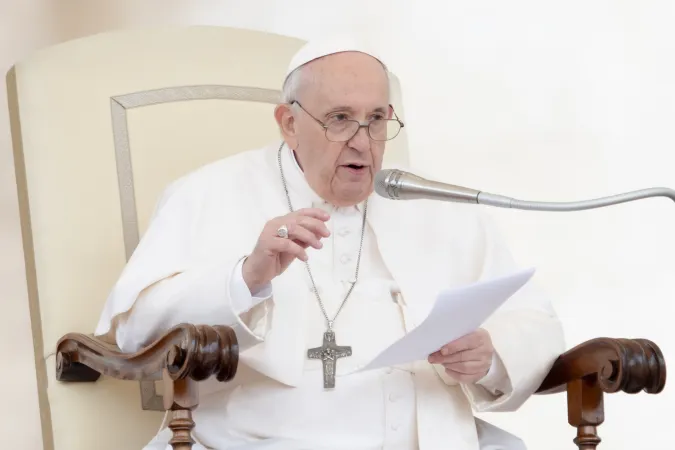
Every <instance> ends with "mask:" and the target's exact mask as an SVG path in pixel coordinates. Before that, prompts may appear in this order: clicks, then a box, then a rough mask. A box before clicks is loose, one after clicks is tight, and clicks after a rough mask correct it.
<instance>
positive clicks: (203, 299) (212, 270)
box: [115, 257, 274, 353]
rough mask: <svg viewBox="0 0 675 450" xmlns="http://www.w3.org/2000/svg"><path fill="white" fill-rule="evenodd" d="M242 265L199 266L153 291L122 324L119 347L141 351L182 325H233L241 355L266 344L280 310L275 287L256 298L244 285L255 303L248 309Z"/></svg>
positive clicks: (149, 289)
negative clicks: (274, 315) (273, 292)
mask: <svg viewBox="0 0 675 450" xmlns="http://www.w3.org/2000/svg"><path fill="white" fill-rule="evenodd" d="M242 260H243V258H241V257H240V258H238V259H236V260H233V261H231V262H225V261H224V262H221V263H214V264H210V265H207V266H203V267H194V268H191V269H189V270H186V271H184V272H182V273H179V274H176V275H174V276H171V277H167V278H165V279H163V280H161V281H159V282H158V283H155V284H153V285H151V286H148V287H147V288H146V289H144V290H143V291H142V292H141V294H140V295H139V296H138V298H137V299H136V301H135V302H134V306H133V308H132V309H131V310H130V311H129V312H128V313H127V314H125V315H124V316H122V317H121V318H120V320H119V321H118V323H117V326H116V330H115V338H116V339H115V340H116V343H117V345H118V346H119V348H120V349H121V350H122V351H124V352H129V353H131V352H136V351H138V350H140V349H141V348H142V347H144V346H146V345H149V344H150V343H152V342H153V341H154V340H156V339H158V338H159V337H160V336H161V335H162V334H163V333H165V332H166V331H167V330H168V329H170V328H172V327H174V326H176V325H179V324H181V323H191V324H195V325H197V324H201V325H211V326H213V325H225V326H230V327H232V329H233V330H234V332H235V334H236V336H237V341H238V343H239V347H240V349H241V351H245V350H246V349H248V348H250V347H252V346H254V345H256V344H258V343H261V342H263V341H264V339H265V337H266V335H267V333H268V332H269V330H270V327H271V314H272V310H273V307H274V303H273V298H272V296H271V287H269V286H266V287H265V288H264V289H263V291H262V292H260V293H256V294H257V295H258V296H256V297H255V298H253V297H251V294H250V293H249V292H248V288H247V287H246V284H245V283H244V284H243V286H244V288H245V291H244V294H248V298H249V299H250V300H249V301H248V304H249V306H248V307H246V305H245V304H246V296H245V295H242V292H241V291H242V289H241V286H240V285H238V284H237V282H236V275H237V270H236V269H238V270H239V272H241V262H242ZM241 281H242V282H243V278H242V280H241ZM235 296H236V298H237V301H236V302H235V301H234V299H235ZM235 304H236V305H237V306H236V307H235ZM235 308H236V309H235Z"/></svg>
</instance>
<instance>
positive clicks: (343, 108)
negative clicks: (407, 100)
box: [324, 106, 388, 116]
mask: <svg viewBox="0 0 675 450" xmlns="http://www.w3.org/2000/svg"><path fill="white" fill-rule="evenodd" d="M387 108H388V106H387V107H386V108H385V107H382V106H380V107H378V108H375V109H374V110H373V111H372V112H379V113H383V114H384V113H386V112H387ZM338 111H347V112H350V113H354V112H355V110H354V108H352V107H351V106H336V107H334V108H331V109H329V110H328V111H326V113H325V114H324V116H327V115H329V114H332V113H334V112H338Z"/></svg>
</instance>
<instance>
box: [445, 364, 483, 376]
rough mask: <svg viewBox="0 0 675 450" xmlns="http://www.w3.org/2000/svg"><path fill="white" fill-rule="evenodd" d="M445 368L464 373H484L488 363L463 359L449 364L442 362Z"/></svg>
mask: <svg viewBox="0 0 675 450" xmlns="http://www.w3.org/2000/svg"><path fill="white" fill-rule="evenodd" d="M443 367H445V368H446V369H449V370H452V371H453V372H458V373H462V374H464V375H475V374H480V373H484V372H485V371H486V370H487V369H488V368H489V365H488V364H487V363H486V362H485V361H464V362H458V363H451V364H443Z"/></svg>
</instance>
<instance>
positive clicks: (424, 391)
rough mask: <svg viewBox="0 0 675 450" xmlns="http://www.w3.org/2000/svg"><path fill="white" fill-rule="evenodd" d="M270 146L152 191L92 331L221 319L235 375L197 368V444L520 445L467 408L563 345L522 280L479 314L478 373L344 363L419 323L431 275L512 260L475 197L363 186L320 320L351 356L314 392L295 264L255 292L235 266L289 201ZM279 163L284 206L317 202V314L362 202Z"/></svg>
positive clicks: (308, 311)
mask: <svg viewBox="0 0 675 450" xmlns="http://www.w3.org/2000/svg"><path fill="white" fill-rule="evenodd" d="M278 146H279V144H278V143H277V144H274V145H271V146H269V147H266V148H263V149H260V150H254V151H249V152H244V153H241V154H237V155H235V156H233V157H230V158H227V159H224V160H221V161H218V162H215V163H213V164H210V165H208V166H206V167H203V168H201V169H199V170H197V171H196V172H193V173H191V174H189V175H188V176H186V177H183V178H182V179H180V180H178V181H177V182H175V183H173V184H172V185H171V186H170V187H169V188H168V189H167V190H166V192H165V193H164V195H163V197H162V199H161V201H160V202H159V204H158V207H157V209H156V211H155V215H154V218H153V220H152V222H151V224H150V226H149V228H148V230H147V231H146V233H145V235H144V237H143V239H142V240H141V242H140V244H139V246H138V248H137V250H136V251H135V253H134V254H133V256H132V258H131V259H130V261H129V263H128V265H127V266H126V268H125V270H124V272H123V273H122V275H121V277H120V279H119V281H118V283H117V284H116V286H115V287H114V289H113V291H112V293H111V295H110V297H109V299H108V301H107V303H106V306H105V309H104V311H103V314H102V317H101V320H100V323H99V325H98V328H97V330H96V334H97V335H104V334H108V335H109V336H114V337H115V339H116V341H117V344H118V345H119V346H120V348H121V349H122V350H123V351H125V352H133V351H137V350H138V349H139V348H141V347H142V346H144V345H147V344H148V343H150V342H151V341H153V340H154V339H156V338H158V337H159V336H160V335H161V334H162V333H163V332H165V331H166V330H167V329H168V328H170V327H172V326H174V325H177V324H179V323H183V322H189V323H195V324H207V325H229V326H231V327H233V329H234V330H235V332H236V335H237V338H238V340H239V345H240V352H241V353H240V366H239V369H238V373H237V376H236V378H235V379H234V380H233V381H232V382H230V383H217V382H215V381H213V380H207V381H205V382H203V383H202V386H201V387H200V405H199V407H198V408H197V410H196V411H195V413H194V419H195V423H196V427H195V429H194V432H193V436H194V437H195V440H197V442H198V443H199V444H200V445H202V446H204V447H206V448H213V449H230V448H237V449H263V448H264V449H273V450H281V449H284V450H286V449H289V450H290V449H294V450H297V449H345V450H346V449H349V450H361V449H363V450H366V449H387V450H394V449H401V450H413V449H420V450H432V449H452V450H478V449H479V448H482V449H485V450H498V449H508V450H510V449H512V448H513V449H520V448H523V447H522V443H521V441H520V440H518V439H517V438H515V437H513V436H511V435H509V434H508V433H506V432H503V431H501V430H499V429H497V428H496V427H491V426H490V425H489V424H486V423H484V422H482V421H476V419H475V418H474V416H473V411H472V409H473V410H475V411H478V412H485V411H511V410H514V409H516V408H518V407H519V406H520V405H521V404H522V403H523V402H524V401H525V400H526V399H527V398H528V397H529V396H530V395H531V394H532V393H533V392H534V391H535V390H536V389H537V388H538V386H539V384H540V382H541V381H542V380H543V378H544V377H545V375H546V374H547V372H548V370H549V369H550V367H551V365H552V363H553V361H554V360H555V358H556V357H557V356H558V355H559V354H560V353H561V352H563V351H564V342H563V335H562V331H561V325H560V323H559V321H558V319H557V318H556V316H555V313H554V312H553V310H552V308H551V306H550V304H549V303H548V301H547V300H546V299H545V297H544V296H542V295H541V294H540V293H538V292H536V291H535V288H534V287H533V286H532V284H531V283H530V284H528V285H527V286H525V287H524V288H523V289H521V290H520V291H519V292H518V293H517V294H516V295H514V296H513V297H512V298H511V299H509V300H508V301H507V303H506V304H505V305H504V306H503V307H502V308H501V309H500V310H499V311H498V312H497V313H495V314H494V315H493V316H492V317H491V318H490V319H489V320H488V321H487V323H486V324H485V325H484V328H486V329H487V330H488V331H489V332H490V334H491V336H492V340H493V344H494V346H495V349H496V354H497V355H498V356H496V357H495V358H494V360H493V365H492V368H491V369H490V372H489V373H488V375H487V376H486V377H485V378H484V379H483V380H481V381H480V382H479V383H477V384H475V385H465V384H458V383H456V382H455V381H454V380H452V379H451V378H449V377H448V376H447V375H446V374H445V372H444V369H443V367H442V366H436V365H431V364H429V363H428V362H427V361H419V362H416V363H412V364H407V365H402V366H397V367H391V368H387V369H383V370H374V371H369V372H364V373H358V374H350V372H351V371H353V370H354V369H355V368H357V367H358V366H361V365H363V364H364V363H366V362H368V361H369V360H371V359H372V358H373V357H374V356H375V355H376V354H378V353H379V352H380V351H381V350H383V349H384V348H385V347H387V346H388V345H390V344H391V343H392V342H393V341H395V340H397V339H399V338H400V337H402V336H403V335H404V334H405V333H406V331H409V330H410V329H412V328H414V327H415V326H416V325H417V324H418V323H420V322H421V321H422V320H423V319H424V318H425V317H426V315H427V314H428V312H429V310H430V308H431V306H432V305H433V302H434V301H435V298H436V295H437V293H438V292H439V291H440V290H441V289H444V288H448V287H453V286H458V285H464V284H468V283H472V282H475V281H477V280H480V279H488V278H492V277H495V276H499V275H503V274H506V273H510V272H511V271H513V270H515V269H516V267H515V265H514V263H513V261H512V260H511V258H510V256H509V253H508V251H507V250H506V248H505V247H504V245H503V243H502V242H501V241H500V240H499V238H498V237H497V235H496V234H495V232H494V230H493V229H492V227H491V226H490V225H489V224H488V223H487V222H486V221H485V220H484V218H483V217H482V216H481V213H480V211H479V208H478V207H476V206H470V205H459V204H450V203H441V202H430V201H415V202H395V201H391V200H386V199H383V198H381V197H379V196H377V195H375V194H373V195H371V196H370V198H369V199H368V214H367V227H366V232H365V237H364V242H363V251H362V261H361V265H360V273H359V281H358V283H357V284H356V287H355V289H354V291H353V293H352V295H351V297H350V298H349V300H348V301H347V303H346V304H345V307H344V308H343V310H342V312H341V313H340V315H339V316H338V318H337V320H336V322H335V325H334V330H335V334H336V341H337V344H338V345H349V346H351V347H352V350H353V354H352V356H350V357H347V358H342V359H339V360H338V362H337V378H336V386H335V389H332V390H324V388H323V378H322V366H321V361H319V360H310V359H307V357H306V355H307V349H308V348H312V347H318V346H320V345H321V344H322V339H323V333H324V331H326V324H325V319H324V317H323V315H322V313H321V310H320V308H319V305H318V302H317V300H316V298H315V296H314V294H313V291H312V284H311V281H310V279H309V276H308V274H307V271H306V268H305V266H304V264H303V263H302V262H301V261H297V260H296V261H295V262H293V263H292V264H291V266H290V267H289V268H288V270H287V271H286V272H284V273H283V274H282V275H281V276H279V277H277V278H275V279H274V280H273V281H272V283H271V284H270V285H268V286H266V287H265V288H263V289H262V290H261V291H260V292H254V293H251V292H249V290H248V288H247V287H246V284H245V283H244V282H243V279H242V276H241V265H242V261H243V258H244V257H245V256H246V255H248V254H249V253H250V252H251V250H252V249H253V247H254V245H255V243H256V241H257V239H258V236H259V233H260V232H261V230H262V229H263V226H264V225H265V223H266V222H267V221H268V220H270V219H271V218H273V217H277V216H282V215H285V214H287V213H288V212H289V211H288V205H287V200H286V197H285V193H284V189H283V185H282V183H281V178H280V174H279V168H278V163H277V149H278ZM282 164H283V167H284V174H285V176H286V179H287V182H288V185H289V193H290V196H291V200H292V203H293V208H294V210H298V209H300V208H310V207H321V208H324V209H326V210H327V211H329V212H330V213H331V220H330V221H329V222H328V224H327V225H328V228H329V229H330V230H331V236H330V237H329V238H327V239H324V240H323V242H324V246H323V248H322V249H321V250H314V249H312V248H310V249H308V254H309V263H310V267H311V269H312V274H313V276H314V279H315V282H316V285H317V287H318V291H319V294H320V296H321V298H322V299H323V301H324V304H325V306H326V310H327V313H328V315H329V316H330V317H331V318H332V317H333V315H334V314H335V311H336V310H337V308H338V306H339V304H340V303H341V302H342V300H343V298H344V295H345V293H346V292H347V289H348V287H349V281H350V280H352V279H353V277H354V271H355V264H356V261H357V256H358V252H359V244H360V234H361V224H362V222H361V221H362V212H363V207H364V204H363V203H362V204H359V205H357V206H354V207H349V208H333V207H331V206H330V205H328V204H326V203H325V202H324V201H323V200H322V199H321V198H319V197H318V196H317V195H316V194H315V193H314V192H313V190H312V189H311V188H310V187H309V185H308V184H307V182H306V181H305V178H304V175H303V174H302V171H301V170H300V168H299V167H298V165H297V162H296V161H295V158H294V157H293V153H292V151H290V150H289V149H288V148H287V147H284V149H283V151H282ZM113 319H115V320H113ZM169 439H170V430H168V428H164V429H163V430H162V431H161V432H160V433H159V434H158V435H157V436H156V437H155V439H154V440H153V441H152V442H151V443H150V444H149V445H148V447H146V449H153V450H155V449H157V450H164V449H165V448H166V449H168V448H169V447H168V446H167V443H168V440H169ZM479 441H480V442H479ZM197 448H199V447H197Z"/></svg>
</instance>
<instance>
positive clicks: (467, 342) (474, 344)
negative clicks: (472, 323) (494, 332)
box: [440, 332, 484, 356]
mask: <svg viewBox="0 0 675 450" xmlns="http://www.w3.org/2000/svg"><path fill="white" fill-rule="evenodd" d="M483 341H484V339H483V336H482V334H480V333H476V332H473V333H470V334H467V335H465V336H462V337H461V338H459V339H457V340H455V341H452V342H450V343H449V344H446V345H444V346H443V347H442V348H441V350H440V351H441V354H442V355H443V356H447V355H452V354H453V353H459V352H464V351H467V350H473V349H475V348H478V347H480V346H481V345H482V344H483Z"/></svg>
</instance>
